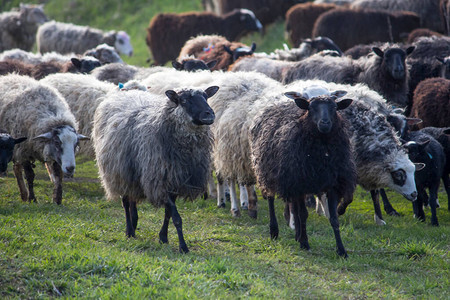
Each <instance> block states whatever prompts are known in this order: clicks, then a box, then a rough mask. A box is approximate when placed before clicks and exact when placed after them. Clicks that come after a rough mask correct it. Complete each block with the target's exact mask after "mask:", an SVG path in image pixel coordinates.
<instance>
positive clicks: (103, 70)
mask: <svg viewBox="0 0 450 300" xmlns="http://www.w3.org/2000/svg"><path fill="white" fill-rule="evenodd" d="M167 69H169V68H166V67H151V68H144V67H135V66H132V65H127V64H121V63H111V64H107V65H104V66H101V67H99V68H96V69H95V70H93V71H92V76H94V77H95V78H97V79H98V80H101V81H107V82H112V83H114V84H116V85H117V84H119V83H125V82H127V81H129V80H133V79H134V80H143V79H145V78H147V77H148V76H150V75H151V74H153V73H157V72H161V71H164V70H167Z"/></svg>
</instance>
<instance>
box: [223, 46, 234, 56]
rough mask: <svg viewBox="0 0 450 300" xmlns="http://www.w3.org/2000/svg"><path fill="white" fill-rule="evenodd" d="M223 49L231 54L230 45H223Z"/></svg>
mask: <svg viewBox="0 0 450 300" xmlns="http://www.w3.org/2000/svg"><path fill="white" fill-rule="evenodd" d="M223 49H224V50H225V51H227V52H228V54H230V55H233V51H231V49H230V47H228V46H226V45H223Z"/></svg>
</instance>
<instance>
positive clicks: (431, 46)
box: [409, 36, 450, 59]
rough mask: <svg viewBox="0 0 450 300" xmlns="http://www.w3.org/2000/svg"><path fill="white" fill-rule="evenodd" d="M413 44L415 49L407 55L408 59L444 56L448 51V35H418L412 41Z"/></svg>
mask: <svg viewBox="0 0 450 300" xmlns="http://www.w3.org/2000/svg"><path fill="white" fill-rule="evenodd" d="M413 46H414V47H415V48H416V49H415V50H414V53H412V54H411V55H410V56H409V59H423V58H433V57H436V56H437V57H445V56H448V55H449V53H450V37H448V36H441V37H439V36H431V37H420V38H418V39H417V40H416V41H415V42H414V43H413Z"/></svg>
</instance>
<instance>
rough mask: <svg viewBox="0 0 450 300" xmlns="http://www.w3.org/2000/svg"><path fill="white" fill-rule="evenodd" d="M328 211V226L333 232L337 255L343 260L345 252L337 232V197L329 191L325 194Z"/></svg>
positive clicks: (339, 234)
mask: <svg viewBox="0 0 450 300" xmlns="http://www.w3.org/2000/svg"><path fill="white" fill-rule="evenodd" d="M327 198H328V209H329V211H330V224H331V227H332V228H333V231H334V237H335V239H336V247H337V254H338V255H339V256H342V257H344V258H347V257H348V255H347V251H345V248H344V244H343V243H342V239H341V233H340V231H339V220H338V214H337V204H338V203H339V196H338V194H337V192H336V191H330V192H328V193H327Z"/></svg>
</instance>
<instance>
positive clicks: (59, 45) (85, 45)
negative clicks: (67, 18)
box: [36, 21, 133, 56]
mask: <svg viewBox="0 0 450 300" xmlns="http://www.w3.org/2000/svg"><path fill="white" fill-rule="evenodd" d="M36 43H37V50H38V52H40V53H46V52H51V51H55V52H59V53H62V54H65V53H72V52H73V53H76V54H83V53H84V52H85V51H87V50H89V49H92V48H95V47H97V46H98V45H100V44H103V43H106V44H108V45H110V46H113V47H114V48H115V49H116V50H117V52H119V53H121V54H125V55H128V56H131V55H133V47H132V46H131V43H130V37H129V36H128V34H127V33H126V32H125V31H114V30H112V31H108V32H103V31H102V30H100V29H96V28H91V27H89V26H79V25H74V24H70V23H61V22H55V21H51V22H47V23H45V24H43V25H42V26H40V27H39V29H38V31H37V33H36Z"/></svg>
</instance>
